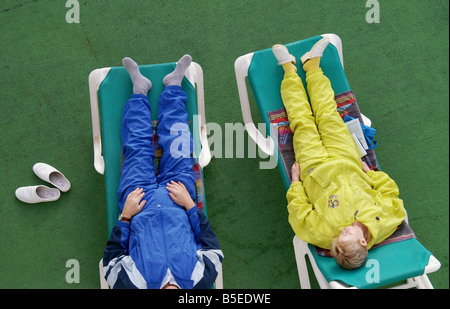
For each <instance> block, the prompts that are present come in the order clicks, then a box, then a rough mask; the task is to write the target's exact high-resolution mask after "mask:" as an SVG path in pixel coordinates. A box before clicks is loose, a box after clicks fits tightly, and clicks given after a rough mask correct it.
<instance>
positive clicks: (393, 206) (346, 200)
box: [286, 159, 406, 249]
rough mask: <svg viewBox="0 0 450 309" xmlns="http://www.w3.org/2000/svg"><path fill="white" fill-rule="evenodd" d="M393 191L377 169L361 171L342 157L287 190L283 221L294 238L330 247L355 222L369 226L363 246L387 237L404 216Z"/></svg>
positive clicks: (392, 186)
mask: <svg viewBox="0 0 450 309" xmlns="http://www.w3.org/2000/svg"><path fill="white" fill-rule="evenodd" d="M398 195H399V190H398V187H397V185H396V184H395V182H394V181H393V180H392V179H391V178H389V176H388V175H387V174H385V173H383V172H380V171H370V172H368V173H365V172H364V171H362V170H361V167H360V166H358V165H356V164H355V163H353V162H351V161H349V160H346V159H336V160H329V161H327V162H325V163H323V164H321V165H319V166H318V167H317V168H315V169H314V170H313V171H311V172H310V174H309V175H308V176H307V177H306V178H305V179H304V181H303V182H301V181H299V182H295V183H293V184H292V185H291V186H290V188H289V190H288V192H287V194H286V197H287V200H288V210H289V223H290V224H291V226H292V228H293V230H294V232H295V233H296V234H297V236H298V237H299V238H300V239H302V240H304V241H306V242H308V243H311V244H313V245H316V246H319V247H321V248H324V249H330V247H331V242H332V241H333V240H334V239H335V238H336V237H337V236H339V234H340V233H341V231H342V230H343V229H344V228H345V227H346V226H349V225H351V224H352V223H353V222H354V221H355V220H357V221H359V222H361V223H362V224H364V225H365V226H367V228H368V229H369V231H370V233H371V234H372V240H371V241H370V242H369V243H368V249H370V248H371V247H372V246H373V245H374V244H378V243H380V242H382V241H383V240H385V239H386V238H387V237H389V236H390V235H391V234H392V233H393V232H394V231H395V230H396V228H397V226H398V225H400V223H401V222H402V221H403V220H404V219H405V217H406V213H405V210H404V208H403V201H402V200H401V199H399V198H398Z"/></svg>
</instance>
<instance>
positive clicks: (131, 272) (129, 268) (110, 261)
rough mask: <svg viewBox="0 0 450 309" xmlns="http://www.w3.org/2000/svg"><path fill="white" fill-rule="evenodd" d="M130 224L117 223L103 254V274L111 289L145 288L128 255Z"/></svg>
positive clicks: (145, 285)
mask: <svg viewBox="0 0 450 309" xmlns="http://www.w3.org/2000/svg"><path fill="white" fill-rule="evenodd" d="M129 236H130V224H129V223H127V222H123V221H120V220H119V221H117V224H116V226H115V227H114V228H113V230H112V231H111V236H110V238H109V240H108V243H107V244H106V248H105V251H104V252H103V274H104V276H105V279H106V281H107V282H108V284H109V286H110V287H111V288H113V289H124V288H126V289H132V288H135V289H136V288H147V283H146V282H145V279H144V278H143V277H142V275H141V273H140V272H139V270H138V269H137V268H136V265H135V263H134V261H133V259H132V258H131V257H130V256H129V253H128V239H129Z"/></svg>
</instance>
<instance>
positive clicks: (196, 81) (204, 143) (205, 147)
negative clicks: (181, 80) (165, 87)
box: [89, 62, 211, 174]
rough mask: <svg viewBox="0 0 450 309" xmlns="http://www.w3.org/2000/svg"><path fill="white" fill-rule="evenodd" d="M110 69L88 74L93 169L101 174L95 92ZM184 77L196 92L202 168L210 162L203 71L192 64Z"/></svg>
mask: <svg viewBox="0 0 450 309" xmlns="http://www.w3.org/2000/svg"><path fill="white" fill-rule="evenodd" d="M110 70H111V68H110V67H109V68H102V69H96V70H94V71H92V72H91V74H89V92H90V99H91V116H92V136H93V142H94V167H95V169H96V171H97V172H98V173H100V174H103V173H104V171H105V162H104V160H103V155H102V137H101V130H100V113H99V106H98V96H97V92H98V90H99V87H100V84H101V83H102V81H103V80H104V79H105V77H106V76H107V75H108V73H109V71H110ZM185 77H186V78H187V79H188V80H189V82H190V83H191V84H192V85H193V86H194V87H195V86H196V87H195V89H196V92H197V110H198V114H199V117H198V121H199V123H198V127H199V134H200V142H201V148H202V150H201V152H200V155H199V157H198V160H199V164H200V166H201V167H202V168H203V167H205V166H207V165H208V164H209V162H210V161H211V152H210V149H209V144H208V138H207V135H206V133H207V131H206V119H205V96H204V88H203V70H202V68H201V66H200V65H199V64H198V63H196V62H192V63H191V65H190V66H189V68H188V69H187V70H186V73H185Z"/></svg>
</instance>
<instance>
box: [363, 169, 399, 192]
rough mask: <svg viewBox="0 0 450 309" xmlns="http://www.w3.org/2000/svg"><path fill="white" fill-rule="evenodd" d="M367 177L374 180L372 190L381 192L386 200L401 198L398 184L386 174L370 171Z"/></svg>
mask: <svg viewBox="0 0 450 309" xmlns="http://www.w3.org/2000/svg"><path fill="white" fill-rule="evenodd" d="M367 176H369V177H370V179H371V180H372V188H373V189H374V190H376V191H378V192H380V193H381V195H382V196H383V197H384V198H397V197H398V196H399V190H398V187H397V184H396V183H395V181H394V180H392V179H391V178H390V177H389V176H388V175H387V174H386V173H384V172H381V171H369V172H367Z"/></svg>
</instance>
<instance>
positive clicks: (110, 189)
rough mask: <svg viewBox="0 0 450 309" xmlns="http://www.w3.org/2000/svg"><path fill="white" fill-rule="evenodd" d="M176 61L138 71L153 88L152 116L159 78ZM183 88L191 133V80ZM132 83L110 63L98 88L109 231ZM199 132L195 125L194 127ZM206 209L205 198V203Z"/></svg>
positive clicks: (115, 206)
mask: <svg viewBox="0 0 450 309" xmlns="http://www.w3.org/2000/svg"><path fill="white" fill-rule="evenodd" d="M175 65H176V64H175V63H165V64H155V65H141V66H139V68H140V71H141V73H142V74H143V75H144V76H146V77H147V78H149V79H150V80H151V81H152V89H151V90H150V92H149V93H148V97H149V100H150V104H151V110H152V120H156V119H157V116H158V98H159V95H160V94H161V92H162V91H163V89H164V85H163V83H162V80H163V78H164V76H166V75H167V74H169V73H170V72H172V71H173V70H174V69H175ZM182 87H183V90H184V91H185V92H186V94H187V95H188V102H187V104H186V110H187V111H188V115H189V121H190V124H191V125H190V129H191V133H192V132H195V130H194V129H193V126H194V125H197V122H194V121H193V115H196V114H197V96H196V91H195V89H194V87H193V86H192V84H191V83H190V82H189V81H188V80H187V79H186V78H185V79H184V80H183V83H182ZM132 89H133V87H132V83H131V79H130V77H129V74H128V72H127V71H126V70H125V68H124V67H112V68H111V70H110V71H109V73H108V75H107V76H106V78H105V79H104V80H103V81H102V83H101V84H100V87H99V91H98V100H99V111H100V123H101V136H102V153H103V158H104V161H105V172H104V176H105V195H106V212H107V214H106V215H107V222H108V235H109V233H110V232H111V230H112V228H113V227H114V226H115V224H116V222H117V218H118V215H119V207H118V203H117V189H118V187H119V181H120V173H121V171H120V168H121V154H122V140H121V137H120V127H121V124H122V113H123V107H124V105H125V103H126V102H127V101H128V99H129V98H130V96H131V94H132ZM196 130H197V132H198V128H197V129H196ZM193 136H194V135H193ZM194 145H195V153H196V154H199V152H200V151H199V149H200V148H199V147H200V139H199V136H194ZM204 209H205V210H206V202H205V204H204Z"/></svg>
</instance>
